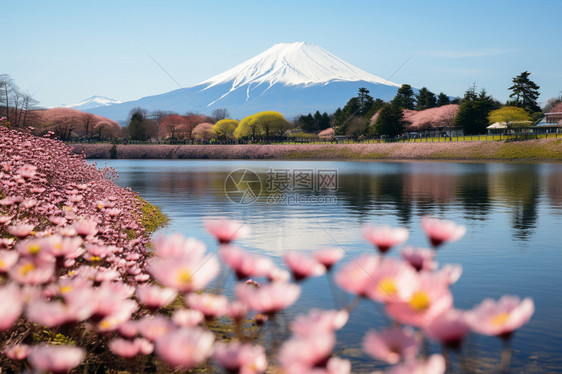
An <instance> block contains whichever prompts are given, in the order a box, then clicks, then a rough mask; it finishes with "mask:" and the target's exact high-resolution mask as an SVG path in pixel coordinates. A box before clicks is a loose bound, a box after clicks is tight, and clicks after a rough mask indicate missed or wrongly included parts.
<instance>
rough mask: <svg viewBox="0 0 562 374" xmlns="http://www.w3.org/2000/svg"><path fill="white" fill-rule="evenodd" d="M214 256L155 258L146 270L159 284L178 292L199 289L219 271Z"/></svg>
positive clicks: (217, 262)
mask: <svg viewBox="0 0 562 374" xmlns="http://www.w3.org/2000/svg"><path fill="white" fill-rule="evenodd" d="M219 271H220V265H219V261H218V260H217V258H216V257H215V256H210V255H209V256H205V257H199V256H191V257H182V258H172V257H170V258H157V259H154V260H153V261H152V262H151V263H150V264H149V265H148V272H149V273H150V274H152V276H153V277H154V278H155V279H156V280H157V281H158V282H160V283H161V284H163V285H164V286H167V287H171V288H174V289H176V290H178V291H180V292H192V291H200V290H202V289H203V288H204V287H206V286H207V284H209V283H210V282H211V281H212V280H213V279H214V278H215V277H216V276H217V274H218V273H219Z"/></svg>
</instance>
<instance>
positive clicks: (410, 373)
mask: <svg viewBox="0 0 562 374" xmlns="http://www.w3.org/2000/svg"><path fill="white" fill-rule="evenodd" d="M446 369H447V364H446V363H445V358H444V357H443V356H441V355H439V354H435V355H431V356H429V358H428V359H427V360H425V359H409V360H406V362H404V363H402V364H400V365H397V366H393V367H392V368H391V369H390V370H389V371H387V373H388V374H444V373H445V370H446Z"/></svg>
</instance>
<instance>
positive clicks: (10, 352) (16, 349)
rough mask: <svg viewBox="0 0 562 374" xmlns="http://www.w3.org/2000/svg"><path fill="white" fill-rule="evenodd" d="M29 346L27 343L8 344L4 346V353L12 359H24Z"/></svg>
mask: <svg viewBox="0 0 562 374" xmlns="http://www.w3.org/2000/svg"><path fill="white" fill-rule="evenodd" d="M30 348H31V347H30V346H29V345H27V344H15V345H9V346H6V348H4V354H5V355H6V356H8V358H10V359H12V360H18V361H21V360H25V359H26V358H27V355H28V354H29V350H30Z"/></svg>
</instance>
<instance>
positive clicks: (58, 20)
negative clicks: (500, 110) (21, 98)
mask: <svg viewBox="0 0 562 374" xmlns="http://www.w3.org/2000/svg"><path fill="white" fill-rule="evenodd" d="M0 11H1V12H2V14H3V16H2V17H1V20H0V35H2V42H1V43H0V45H1V47H0V48H1V50H2V54H1V57H0V73H5V74H10V76H11V77H12V78H13V79H14V80H15V82H16V83H17V84H18V85H19V86H20V87H21V88H23V89H25V90H27V91H29V93H31V94H32V95H33V96H34V98H35V99H37V100H39V101H40V104H41V105H42V106H56V105H60V104H72V103H76V102H79V101H81V100H83V99H86V98H88V97H89V96H92V95H102V96H107V97H110V98H114V99H117V100H121V101H127V100H134V99H138V98H140V97H143V96H149V95H154V94H159V93H163V92H167V91H171V90H174V89H177V88H178V86H177V84H176V83H175V82H174V81H173V80H172V79H171V78H170V77H169V76H167V75H166V73H165V72H163V71H162V69H161V68H160V67H159V66H158V65H157V64H156V63H155V62H154V61H153V60H152V59H151V58H150V57H149V56H148V54H147V53H149V54H150V55H152V56H153V57H154V58H155V59H156V60H157V61H158V62H159V63H160V64H161V65H162V66H163V67H164V68H165V69H166V70H167V71H168V72H169V73H170V74H171V75H172V76H173V77H174V78H175V79H176V80H177V81H178V82H180V83H181V85H183V86H192V85H195V84H197V83H199V82H201V81H203V80H205V79H207V78H209V77H211V76H213V75H215V74H218V73H221V72H223V71H225V70H227V69H229V68H231V67H233V66H235V65H237V64H239V63H241V62H243V61H245V60H247V59H249V58H251V57H253V56H255V55H257V54H258V53H261V52H263V51H264V50H266V49H268V48H269V47H271V46H272V45H273V44H276V43H280V42H295V41H308V42H311V43H315V44H319V45H320V46H322V47H323V48H325V49H327V50H328V51H330V52H332V53H333V54H335V55H336V56H338V57H339V58H341V59H343V60H344V61H347V62H349V63H351V64H354V65H356V66H357V67H359V68H361V69H363V70H365V71H368V72H370V73H372V74H375V75H378V76H380V77H382V78H390V79H389V80H391V81H393V82H396V83H409V84H411V85H412V86H414V87H417V88H421V87H423V86H426V87H428V88H429V89H430V90H431V91H433V92H435V93H439V92H441V91H443V92H445V93H447V94H449V95H452V96H456V95H459V96H462V95H463V93H464V91H465V90H466V89H467V88H468V87H469V86H471V85H472V84H473V83H476V84H477V86H478V88H485V89H486V90H487V91H488V93H490V94H491V95H492V96H494V97H495V98H496V99H498V100H501V101H505V100H506V99H508V95H509V91H508V89H507V88H508V87H509V86H510V85H511V79H512V78H513V77H514V76H516V75H518V74H520V73H521V72H523V71H525V70H528V71H529V72H531V79H532V80H534V81H535V83H537V84H538V85H539V86H540V87H541V88H540V92H541V96H540V98H539V101H541V102H544V101H546V100H547V99H549V98H551V97H554V96H558V95H560V93H561V92H562V41H561V38H560V36H561V35H562V1H560V0H550V1H546V0H542V1H541V0H538V1H533V2H531V1H519V0H506V1H504V0H497V1H490V0H487V1H472V0H471V1H454V0H449V1H430V0H427V1H388V0H387V1H376V0H366V1H330V0H323V1H305V0H300V1H294V0H284V1H267V0H264V1H258V0H255V1H233V0H225V1H187V0H184V1H180V0H177V1H172V0H170V1H166V0H163V1H139V0H134V1H133V0H118V1H115V0H112V1H105V0H98V1H78V0H72V1H66V0H61V1H56V0H51V1H40V0H38V1H26V0H3V1H2V4H1V7H0ZM412 55H413V57H412V58H411V59H410V60H408V62H407V63H406V64H404V65H403V66H402V67H401V68H400V69H399V67H400V66H401V65H402V64H403V63H404V62H405V61H406V60H407V59H408V58H409V57H410V56H412ZM397 69H398V71H396V70H397ZM343 104H344V103H342V105H343Z"/></svg>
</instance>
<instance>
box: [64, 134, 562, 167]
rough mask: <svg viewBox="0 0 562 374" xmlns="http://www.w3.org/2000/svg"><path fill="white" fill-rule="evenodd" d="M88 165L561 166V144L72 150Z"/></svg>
mask: <svg viewBox="0 0 562 374" xmlns="http://www.w3.org/2000/svg"><path fill="white" fill-rule="evenodd" d="M71 147H72V148H73V152H74V153H78V154H84V155H85V156H86V158H89V159H112V158H113V159H180V160H181V159H191V160H317V161H321V160H325V161H329V160H333V161H338V160H339V161H342V160H350V161H351V160H353V161H360V160H396V161H400V160H407V161H411V160H432V161H437V160H445V161H549V162H561V161H562V139H540V140H525V141H517V142H514V141H511V142H506V141H474V142H436V143H380V144H378V143H373V144H371V143H369V144H365V143H361V144H265V145H256V144H236V145H168V144H154V145H151V144H128V145H122V144H119V145H113V144H72V145H71Z"/></svg>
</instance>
